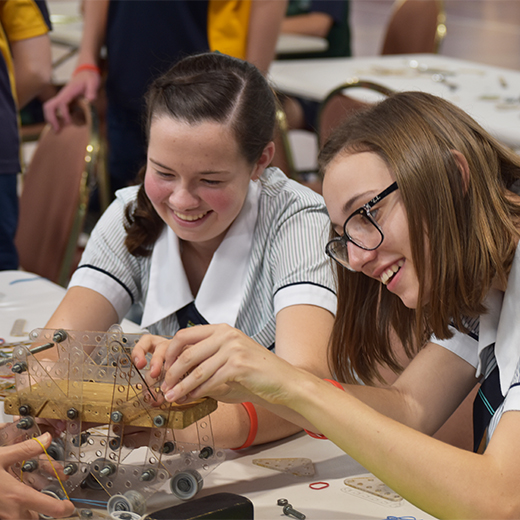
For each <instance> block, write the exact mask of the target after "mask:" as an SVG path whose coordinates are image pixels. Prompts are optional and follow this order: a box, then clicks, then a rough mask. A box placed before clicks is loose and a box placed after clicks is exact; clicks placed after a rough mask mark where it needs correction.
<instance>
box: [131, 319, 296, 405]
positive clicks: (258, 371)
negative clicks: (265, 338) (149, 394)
mask: <svg viewBox="0 0 520 520" xmlns="http://www.w3.org/2000/svg"><path fill="white" fill-rule="evenodd" d="M141 342H143V344H142V345H140V344H141ZM148 342H151V343H150V344H151V345H153V347H155V349H156V350H155V352H157V351H158V350H160V352H161V356H163V355H164V368H165V370H166V375H165V378H164V382H163V384H162V387H161V389H162V391H163V392H164V394H165V397H166V400H167V401H170V402H172V401H175V402H184V401H186V400H192V399H199V398H201V397H206V396H210V397H213V398H215V399H218V400H220V401H225V402H230V403H233V402H243V401H253V402H256V403H257V404H262V402H265V401H267V402H270V403H273V404H285V403H284V402H285V400H286V396H287V390H288V388H286V387H288V386H289V385H290V384H291V382H294V381H295V380H297V379H298V376H300V377H301V376H302V375H303V374H305V373H306V372H304V371H303V370H300V369H298V368H295V367H294V366H292V365H290V364H289V363H288V362H287V361H284V360H283V359H281V358H279V357H278V356H276V355H275V354H273V353H272V352H270V351H269V350H267V349H266V348H265V347H263V346H261V345H259V344H258V343H256V342H255V341H254V340H252V339H251V338H249V337H248V336H247V335H245V334H244V333H242V332H241V331H239V330H237V329H235V328H233V327H230V326H228V325H201V326H197V327H191V328H187V329H182V330H180V331H179V332H177V334H176V335H175V337H174V338H173V339H172V340H169V341H168V342H167V344H164V343H162V342H157V341H156V340H155V339H153V338H150V339H147V337H144V338H143V339H142V340H141V341H140V342H139V343H138V345H140V346H141V348H142V349H143V350H146V349H148V348H149V343H148ZM139 355H140V352H139ZM136 365H137V362H136ZM291 371H294V372H295V375H294V376H293V377H291V376H290V373H291Z"/></svg>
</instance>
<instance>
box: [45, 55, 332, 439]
mask: <svg viewBox="0 0 520 520" xmlns="http://www.w3.org/2000/svg"><path fill="white" fill-rule="evenodd" d="M146 105H147V119H146V121H145V128H146V132H147V138H148V157H147V163H146V167H145V168H144V169H143V170H142V172H141V179H142V182H141V184H139V185H137V186H134V187H130V188H126V189H123V190H121V191H119V192H118V194H117V198H116V200H115V201H114V202H113V203H112V205H111V206H110V207H109V208H108V210H107V211H106V212H105V214H104V215H103V216H102V217H101V219H100V221H99V222H98V223H97V225H96V227H95V229H94V230H93V232H92V234H91V237H90V240H89V242H88V244H87V247H86V250H85V253H84V255H83V257H82V260H81V262H80V264H79V267H78V269H77V271H76V272H75V273H74V275H73V277H72V279H71V282H70V285H69V288H68V291H67V294H66V296H65V298H64V300H63V302H62V303H61V305H60V306H59V308H58V309H57V311H56V312H55V314H54V316H53V317H52V318H51V320H50V322H49V324H48V325H47V328H64V329H68V330H100V331H104V330H107V329H108V328H109V327H110V326H111V325H112V324H114V323H119V322H120V321H121V320H122V319H123V318H124V317H125V315H126V314H127V312H128V310H129V309H130V307H131V306H132V304H138V305H139V306H140V307H141V309H142V320H141V327H143V328H146V329H147V330H148V331H149V332H151V333H153V334H158V335H164V336H171V335H173V334H175V332H177V331H178V330H179V329H180V328H183V327H189V326H192V325H200V324H207V323H227V324H229V325H232V326H235V327H237V328H238V329H239V330H241V331H242V332H243V333H244V334H247V336H248V337H251V338H252V339H253V344H254V345H261V346H262V349H264V350H266V351H268V349H269V350H273V351H274V350H275V349H276V354H277V355H278V356H280V357H281V358H283V359H285V360H286V361H287V362H289V363H294V364H295V365H297V366H300V367H302V368H305V369H306V370H309V371H310V372H312V373H315V374H316V375H318V376H321V377H327V374H329V369H328V365H327V355H326V352H327V343H328V340H329V337H330V333H331V329H332V324H333V319H334V312H335V309H336V295H335V290H334V282H333V277H332V273H331V272H330V269H329V266H328V265H327V259H326V257H324V255H323V247H324V246H325V243H326V239H327V236H326V235H327V231H326V230H327V225H328V217H327V213H326V208H325V205H324V202H323V198H322V197H321V196H320V195H318V194H316V193H314V192H313V191H311V190H309V189H307V188H304V187H303V186H301V185H300V184H297V183H296V182H294V181H291V180H289V179H288V178H287V177H286V176H285V175H284V174H283V173H282V172H281V171H280V170H278V169H276V168H270V167H269V164H270V162H271V159H272V157H273V153H274V144H273V136H274V132H275V121H276V118H275V116H276V101H275V97H274V94H273V92H272V89H271V88H270V86H269V84H268V83H267V81H266V80H265V78H264V76H263V75H262V74H261V73H260V71H259V70H258V69H257V68H256V67H254V66H253V65H251V64H249V63H247V62H245V61H242V60H238V59H235V58H231V57H229V56H226V55H224V54H219V53H207V54H200V55H195V56H191V57H187V58H185V59H183V60H181V61H179V62H178V63H176V64H175V65H174V66H173V67H172V68H171V69H170V70H169V71H168V72H166V73H165V74H164V75H162V76H161V77H159V78H157V79H156V80H155V81H154V82H153V84H152V85H151V87H150V89H149V91H148V94H147V97H146ZM139 359H140V360H141V359H142V358H139ZM160 369H161V366H160V365H159V366H156V367H154V369H153V370H152V377H156V376H158V375H159V373H160ZM212 428H213V435H214V439H215V444H216V445H217V446H219V447H227V448H237V447H246V446H248V445H251V444H253V443H255V444H258V443H262V442H267V441H272V440H276V439H279V438H282V437H284V436H287V435H289V434H292V433H295V432H296V431H298V430H299V429H300V428H299V427H298V426H295V425H294V424H293V423H290V422H288V421H285V420H284V419H282V418H280V417H279V416H277V415H275V414H273V413H270V412H268V411H267V410H265V409H263V408H261V407H255V406H254V405H252V404H250V403H246V404H245V405H241V404H232V405H222V406H219V408H218V410H217V411H216V412H215V413H213V414H212ZM194 433H195V435H196V434H197V432H194ZM186 440H187V441H189V439H186ZM144 442H145V443H146V444H148V441H147V440H146V441H144Z"/></svg>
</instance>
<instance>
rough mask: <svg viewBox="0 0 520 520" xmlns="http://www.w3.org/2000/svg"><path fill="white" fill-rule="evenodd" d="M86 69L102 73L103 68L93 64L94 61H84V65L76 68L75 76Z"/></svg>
mask: <svg viewBox="0 0 520 520" xmlns="http://www.w3.org/2000/svg"><path fill="white" fill-rule="evenodd" d="M84 70H90V71H92V72H97V73H98V74H101V69H100V68H99V67H98V66H97V65H93V64H92V63H83V65H78V66H77V67H76V68H75V69H74V72H73V73H72V75H73V76H75V75H76V74H78V73H79V72H82V71H84Z"/></svg>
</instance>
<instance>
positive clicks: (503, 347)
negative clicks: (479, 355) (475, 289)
mask: <svg viewBox="0 0 520 520" xmlns="http://www.w3.org/2000/svg"><path fill="white" fill-rule="evenodd" d="M519 248H520V244H519V246H518V247H517V250H516V254H515V258H514V260H513V265H512V266H511V271H510V273H509V277H508V281H507V289H506V291H505V293H503V292H502V291H499V290H497V289H492V290H491V291H490V293H489V295H488V298H487V299H486V302H485V303H486V306H487V307H488V312H487V313H486V314H484V315H482V317H481V322H480V325H481V327H480V335H479V351H482V350H483V349H484V348H485V347H486V346H488V345H490V344H491V343H493V341H494V342H495V357H496V360H497V364H498V370H499V373H500V388H501V391H502V395H506V393H507V391H508V390H509V386H510V384H511V381H512V380H513V376H514V374H515V370H516V367H517V364H518V359H519V352H520V351H519V345H520V327H519V326H518V316H520V253H519Z"/></svg>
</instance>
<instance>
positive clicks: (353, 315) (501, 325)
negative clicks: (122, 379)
mask: <svg viewBox="0 0 520 520" xmlns="http://www.w3.org/2000/svg"><path fill="white" fill-rule="evenodd" d="M320 164H321V167H322V170H323V172H324V185H323V193H324V197H325V201H326V204H327V209H328V211H329V215H330V218H331V221H332V230H333V232H332V234H333V237H332V240H331V241H330V242H329V244H328V246H327V252H328V254H329V255H330V256H331V257H332V258H333V259H334V260H336V261H335V262H334V269H335V271H336V275H337V286H338V311H337V315H336V320H335V324H334V330H333V335H332V341H331V347H330V362H331V366H332V369H333V372H334V374H335V376H336V377H337V379H338V380H339V381H340V382H341V383H342V385H341V387H342V388H341V389H338V388H336V386H335V385H332V384H330V382H327V381H323V380H320V379H319V378H317V377H316V376H314V375H311V374H307V373H306V372H305V371H304V370H301V369H299V368H295V367H291V366H290V365H288V364H287V363H285V362H283V361H282V360H274V359H271V358H274V356H263V355H262V352H261V351H260V350H259V349H248V350H246V346H249V341H248V340H247V338H244V337H243V336H242V335H239V334H238V333H236V332H232V331H230V330H228V329H227V328H226V327H223V326H222V327H208V328H203V327H200V328H196V329H193V330H186V331H181V332H179V333H178V334H177V335H176V336H175V338H174V339H173V340H172V342H171V344H170V346H169V349H168V351H167V354H166V365H167V367H168V368H169V371H168V377H167V380H166V382H165V384H164V391H165V393H166V397H167V399H171V400H177V401H178V400H179V399H181V400H182V399H191V398H196V397H198V396H201V395H212V396H214V397H217V398H219V399H222V400H225V401H228V402H233V401H235V400H237V399H246V398H247V399H250V400H252V401H253V402H255V403H257V404H263V405H265V406H266V407H268V408H270V409H271V410H273V411H275V412H277V413H280V414H281V415H283V416H284V417H286V418H290V419H291V420H293V421H295V422H297V423H298V424H300V425H302V426H303V427H305V428H307V429H309V430H311V431H312V432H320V434H321V435H325V436H327V437H328V438H329V439H330V440H332V441H333V442H334V443H336V444H337V445H338V446H340V447H341V448H342V449H344V450H345V451H346V452H347V453H348V454H350V455H351V456H352V457H353V458H355V459H356V460H357V461H358V462H360V463H361V464H362V465H363V466H364V467H365V468H366V469H367V470H369V471H371V472H372V473H373V474H375V475H376V476H377V477H379V478H380V479H382V480H383V481H384V482H385V483H386V484H387V485H388V486H390V487H391V488H392V489H393V490H395V491H396V492H397V493H399V494H400V495H401V496H403V497H404V498H406V499H407V500H409V501H410V502H412V503H414V504H415V505H416V506H418V507H420V508H421V509H423V510H424V511H427V512H428V513H430V514H431V515H433V516H435V517H439V518H457V519H460V518H518V517H520V494H519V493H518V482H520V450H517V447H518V445H519V443H518V438H519V435H520V320H519V316H520V253H519V252H518V247H519V246H518V242H519V237H520V232H519V228H520V197H519V196H518V195H517V194H516V193H515V184H517V182H518V180H519V179H520V159H519V158H518V156H516V155H515V154H514V153H512V152H511V151H510V150H508V149H506V148H505V147H504V146H502V145H501V144H499V143H498V142H497V141H496V140H495V139H494V138H493V137H491V136H490V135H489V134H488V133H487V132H485V131H484V130H483V129H482V128H481V127H480V126H479V125H478V124H477V123H476V122H475V121H474V120H473V119H471V118H470V117H469V116H468V115H466V114H465V113H464V112H463V111H461V110H460V109H458V108H456V107H455V106H454V105H452V104H451V103H449V102H447V101H445V100H442V99H440V98H437V97H434V96H431V95H429V94H425V93H419V92H406V93H399V94H395V95H393V96H391V97H390V98H388V99H387V100H385V101H383V102H381V103H380V104H378V105H376V106H374V107H372V108H370V109H368V110H367V111H365V112H362V113H359V114H357V115H355V116H353V117H352V118H351V119H349V120H348V121H346V122H345V123H344V125H343V126H342V127H341V128H339V129H338V130H337V131H336V132H335V134H334V135H333V136H332V137H331V138H330V140H329V141H328V142H327V143H326V145H325V147H324V149H323V150H322V152H321V155H320ZM396 344H401V345H402V346H403V347H404V350H405V352H406V353H407V354H408V355H409V357H410V358H413V359H412V360H411V362H410V363H409V365H408V366H407V367H406V368H405V369H404V370H403V371H402V373H401V374H400V376H399V377H398V378H397V380H396V381H395V382H394V383H393V384H391V385H388V386H385V387H376V386H375V385H374V383H376V382H377V380H378V378H379V376H380V372H379V371H378V367H381V366H385V367H389V368H391V369H393V370H395V371H400V370H401V367H400V366H399V361H398V359H397V356H396V348H395V346H396ZM187 345H192V346H190V347H189V348H188V349H187V350H188V352H186V351H184V349H186V348H187ZM196 365H197V369H196V371H194V372H192V373H191V374H190V375H188V376H187V377H186V378H184V379H182V380H181V376H182V375H184V374H186V372H187V371H188V370H189V369H191V368H193V367H194V366H196ZM358 379H361V380H362V381H363V382H364V383H365V385H359V384H356V381H357V380H358ZM477 383H479V384H480V389H479V392H478V395H477V397H476V399H475V408H474V420H473V422H474V452H471V451H468V450H464V449H461V448H458V447H455V446H453V445H449V444H447V443H444V442H442V441H440V440H437V439H435V438H433V437H432V435H433V434H434V433H435V432H436V431H437V430H438V429H439V428H440V427H441V426H442V425H443V423H444V422H445V421H446V420H447V419H448V417H450V415H451V414H452V413H453V412H454V411H455V410H456V408H457V407H458V406H459V404H460V403H461V402H462V401H463V400H464V398H465V397H466V396H467V395H468V394H469V393H470V391H471V390H472V389H473V388H474V387H475V385H476V384H477Z"/></svg>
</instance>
